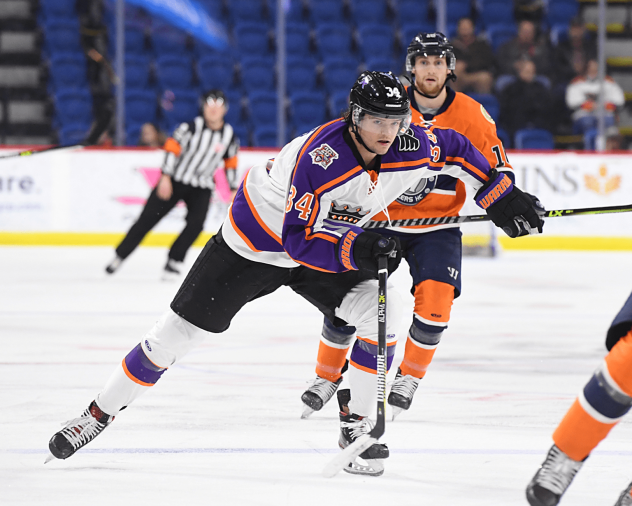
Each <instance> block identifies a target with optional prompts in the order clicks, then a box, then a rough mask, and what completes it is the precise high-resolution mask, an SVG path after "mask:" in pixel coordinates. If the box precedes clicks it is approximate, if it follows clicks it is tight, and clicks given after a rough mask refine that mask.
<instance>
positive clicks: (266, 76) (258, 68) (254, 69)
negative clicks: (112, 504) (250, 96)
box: [241, 58, 275, 93]
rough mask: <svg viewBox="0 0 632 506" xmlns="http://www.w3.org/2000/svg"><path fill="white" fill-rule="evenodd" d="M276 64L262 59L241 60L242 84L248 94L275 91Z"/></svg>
mask: <svg viewBox="0 0 632 506" xmlns="http://www.w3.org/2000/svg"><path fill="white" fill-rule="evenodd" d="M274 76H275V72H274V64H273V63H272V64H270V63H269V61H266V60H265V59H261V58H244V59H243V60H241V84H242V86H243V88H244V89H245V90H246V92H248V93H249V92H251V91H257V90H261V91H273V90H274V89H275V84H274Z"/></svg>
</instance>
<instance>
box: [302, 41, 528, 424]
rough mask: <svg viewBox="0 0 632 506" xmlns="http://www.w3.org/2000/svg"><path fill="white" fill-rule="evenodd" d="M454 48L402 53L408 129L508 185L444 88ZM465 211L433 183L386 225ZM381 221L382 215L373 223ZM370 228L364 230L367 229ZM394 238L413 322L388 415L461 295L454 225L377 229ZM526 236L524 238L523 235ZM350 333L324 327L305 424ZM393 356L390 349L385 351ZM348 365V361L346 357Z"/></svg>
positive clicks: (493, 140) (394, 210)
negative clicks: (437, 135)
mask: <svg viewBox="0 0 632 506" xmlns="http://www.w3.org/2000/svg"><path fill="white" fill-rule="evenodd" d="M455 67H456V58H455V56H454V52H453V47H452V45H451V44H450V42H449V41H448V39H447V38H446V37H445V36H444V35H443V34H442V33H419V34H417V35H416V36H415V37H414V38H413V40H412V42H411V43H410V45H409V46H408V51H407V56H406V69H407V70H408V71H409V72H410V75H411V81H412V83H413V85H412V86H409V87H408V88H407V92H408V97H409V98H410V102H411V109H412V115H413V116H412V121H413V123H418V124H420V125H423V126H426V127H427V128H429V129H430V130H431V131H433V129H435V128H441V127H443V128H452V129H454V130H456V131H458V132H460V133H461V134H463V135H464V136H466V137H467V138H468V139H469V140H470V142H471V143H472V144H473V145H474V146H475V147H476V148H477V149H478V150H479V151H480V152H481V153H482V154H483V155H484V156H485V157H486V158H487V160H488V161H489V163H490V165H491V166H492V167H495V168H496V169H497V170H498V171H500V172H501V173H502V172H504V173H506V174H507V175H508V177H509V178H511V180H512V181H513V180H514V175H513V170H512V167H511V165H510V164H509V161H508V160H507V156H506V155H505V150H504V148H503V145H502V142H501V141H500V139H499V138H498V136H497V135H496V125H495V124H494V120H493V119H492V118H491V117H490V115H489V114H488V113H487V111H486V110H485V109H484V108H483V106H482V105H481V104H479V103H478V102H476V101H475V100H474V99H472V98H470V97H468V96H467V95H465V94H463V93H458V92H455V91H453V90H452V89H451V88H450V87H448V86H447V84H448V83H449V82H450V81H451V80H455V79H456V75H455V73H454V69H455ZM464 203H465V185H464V184H463V182H462V181H460V180H459V179H456V178H454V177H451V176H447V175H439V176H436V177H430V178H427V179H420V180H419V181H418V182H417V183H416V184H415V185H414V186H412V187H411V188H410V189H409V190H408V191H406V193H404V194H403V195H401V196H400V197H399V198H397V200H396V201H395V202H393V203H392V204H390V205H389V207H388V215H389V216H390V219H391V220H406V219H415V218H428V217H439V216H456V215H458V214H459V211H460V210H461V208H462V207H463V204H464ZM372 220H375V221H385V220H387V216H386V214H385V213H379V214H377V215H376V216H374V217H373V218H372ZM369 227H370V224H369ZM376 232H381V233H384V234H386V235H394V234H395V235H397V237H399V239H400V241H401V243H402V248H403V255H404V258H405V259H406V261H407V262H408V266H409V268H410V274H411V276H412V278H413V287H412V293H413V295H414V297H415V308H414V314H413V319H412V320H413V321H412V324H411V326H410V330H409V332H408V338H407V339H406V345H405V351H404V359H403V360H402V363H401V365H400V366H399V369H398V371H397V375H396V377H395V381H394V383H393V385H392V388H391V392H390V394H389V396H388V402H389V404H391V405H392V406H393V415H394V416H396V415H397V414H399V413H400V412H401V411H402V410H406V409H408V408H409V407H410V404H411V402H412V398H413V394H414V393H415V390H416V389H417V385H418V384H419V380H420V379H421V378H423V377H424V375H425V374H426V370H427V369H428V366H429V365H430V362H431V360H432V357H433V355H434V353H435V350H436V348H437V346H438V344H439V341H440V340H441V336H442V334H443V332H444V330H445V329H446V328H447V326H448V322H449V321H450V311H451V308H452V302H453V300H454V299H455V298H456V297H458V296H459V295H460V293H461V256H462V245H461V231H460V229H459V225H456V224H455V225H422V226H399V227H389V228H388V229H381V230H380V229H376ZM524 233H526V230H525V232H524ZM355 330H356V329H354V328H353V327H346V328H336V327H334V326H333V325H332V324H331V322H329V321H328V320H327V319H325V322H324V325H323V330H322V338H321V341H320V344H319V349H318V356H317V365H316V379H315V381H314V382H313V384H312V385H311V386H310V387H309V388H308V389H307V390H306V391H305V392H304V393H303V395H302V397H301V399H302V400H303V403H304V405H305V409H304V412H303V417H304V418H305V417H307V416H309V415H310V414H311V413H312V412H313V411H314V410H320V409H321V408H322V407H323V405H324V404H325V403H326V402H327V401H328V400H329V399H330V398H331V397H332V396H333V394H334V392H335V391H336V389H337V388H338V386H339V385H340V383H341V382H342V374H343V372H344V371H345V370H346V366H347V365H346V356H347V352H348V350H349V348H350V345H351V341H352V340H353V338H354V337H355V334H356V331H355ZM389 353H390V354H391V355H393V354H394V353H395V348H394V347H390V348H389ZM350 360H351V361H354V356H353V354H352V355H351V357H350Z"/></svg>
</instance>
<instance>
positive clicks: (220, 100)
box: [200, 88, 228, 110]
mask: <svg viewBox="0 0 632 506" xmlns="http://www.w3.org/2000/svg"><path fill="white" fill-rule="evenodd" d="M204 104H218V105H223V106H225V107H226V110H228V99H227V98H226V95H225V94H224V92H223V91H222V90H220V89H218V88H214V89H212V90H208V91H206V92H204V94H203V95H202V96H201V97H200V110H201V109H202V108H203V107H204Z"/></svg>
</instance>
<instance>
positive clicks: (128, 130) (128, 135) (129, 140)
mask: <svg viewBox="0 0 632 506" xmlns="http://www.w3.org/2000/svg"><path fill="white" fill-rule="evenodd" d="M142 127H143V124H142V123H128V122H125V145H126V146H138V143H139V141H140V130H141V128H142Z"/></svg>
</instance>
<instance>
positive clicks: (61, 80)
mask: <svg viewBox="0 0 632 506" xmlns="http://www.w3.org/2000/svg"><path fill="white" fill-rule="evenodd" d="M86 68H87V67H86V58H85V56H83V55H82V54H80V53H59V54H54V55H52V56H51V58H50V60H49V74H50V80H49V82H48V85H49V89H50V90H51V91H52V90H58V91H60V90H63V89H74V88H86V87H87V86H88V80H87V77H86Z"/></svg>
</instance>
